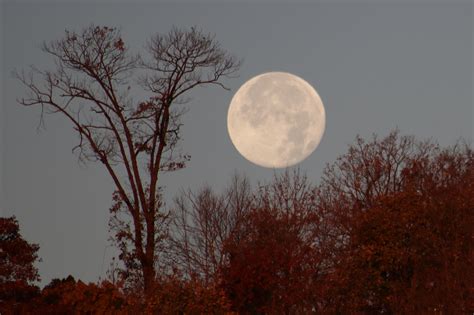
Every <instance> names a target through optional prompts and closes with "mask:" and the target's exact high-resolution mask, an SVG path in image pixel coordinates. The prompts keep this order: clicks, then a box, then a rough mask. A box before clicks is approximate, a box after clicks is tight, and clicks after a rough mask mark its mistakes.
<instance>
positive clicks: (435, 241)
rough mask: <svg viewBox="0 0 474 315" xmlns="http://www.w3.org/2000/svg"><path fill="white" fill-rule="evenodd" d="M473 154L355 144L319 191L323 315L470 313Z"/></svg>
mask: <svg viewBox="0 0 474 315" xmlns="http://www.w3.org/2000/svg"><path fill="white" fill-rule="evenodd" d="M473 157H474V155H473V153H472V150H471V149H470V148H469V146H463V145H461V144H457V145H455V146H454V147H452V148H448V149H444V150H442V149H440V148H439V146H437V145H436V144H434V143H433V142H426V141H425V142H420V141H416V140H415V139H414V138H413V137H406V136H400V135H399V132H398V131H394V132H392V133H391V134H390V135H389V136H387V137H386V138H383V139H380V140H379V139H377V138H376V137H374V138H373V139H372V141H370V142H366V141H365V140H363V139H361V138H357V139H356V142H355V144H354V145H352V146H350V148H349V150H348V152H347V153H346V154H344V155H342V156H341V157H340V158H339V159H338V160H337V161H336V162H335V163H334V164H333V165H331V166H329V167H328V168H327V169H326V172H325V173H324V175H323V179H322V182H321V184H320V186H319V188H318V199H317V200H318V207H319V209H320V210H319V212H320V213H321V214H323V217H322V219H323V220H322V221H321V223H322V224H327V225H328V230H329V231H330V234H328V235H330V238H329V239H327V245H326V246H327V247H329V248H331V249H332V255H331V258H330V259H329V260H328V263H327V265H328V266H329V268H328V270H327V272H326V276H325V277H324V278H323V282H324V283H325V287H323V288H322V291H321V292H324V293H323V296H324V299H325V300H326V301H325V302H324V305H325V309H326V310H327V312H329V313H348V312H361V313H370V314H400V313H413V314H415V313H417V314H421V313H453V314H458V313H459V314H460V313H469V312H470V311H472V306H471V305H472V304H471V302H472V283H473V282H474V273H473V272H472V271H471V269H472V268H470V267H469V266H470V265H472V264H473V255H472V253H473V245H472V240H471V239H472V226H473V224H474V216H473V214H474V212H473V209H474V199H473V197H472V196H473V195H474V194H473V185H472V183H473V182H474V181H473V170H474V169H473V166H474V164H473V161H474V160H473ZM326 307H327V308H326Z"/></svg>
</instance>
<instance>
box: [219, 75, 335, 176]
mask: <svg viewBox="0 0 474 315" xmlns="http://www.w3.org/2000/svg"><path fill="white" fill-rule="evenodd" d="M325 124H326V114H325V110H324V106H323V103H322V101H321V98H320V97H319V95H318V93H317V92H316V90H315V89H314V88H313V87H312V86H311V85H310V84H309V83H308V82H306V81H305V80H303V79H301V78H300V77H297V76H295V75H293V74H290V73H286V72H268V73H264V74H261V75H258V76H256V77H254V78H252V79H250V80H249V81H247V82H246V83H245V84H244V85H242V86H241V87H240V89H239V90H238V91H237V92H236V93H235V95H234V97H233V98H232V101H231V103H230V106H229V111H228V114H227V129H228V131H229V135H230V139H231V140H232V143H233V144H234V146H235V147H236V149H237V151H239V152H240V154H242V156H244V157H245V158H246V159H247V160H249V161H251V162H253V163H255V164H257V165H260V166H263V167H268V168H283V167H288V166H292V165H295V164H298V163H299V162H301V161H303V160H304V159H306V158H307V157H308V156H309V155H310V154H311V153H312V152H313V151H314V150H315V149H316V147H317V146H318V144H319V142H320V141H321V137H322V136H323V133H324V129H325Z"/></svg>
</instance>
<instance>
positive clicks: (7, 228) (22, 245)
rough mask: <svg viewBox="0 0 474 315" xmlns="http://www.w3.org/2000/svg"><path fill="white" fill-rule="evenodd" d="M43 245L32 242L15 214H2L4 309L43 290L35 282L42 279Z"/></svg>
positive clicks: (0, 293)
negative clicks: (39, 264)
mask: <svg viewBox="0 0 474 315" xmlns="http://www.w3.org/2000/svg"><path fill="white" fill-rule="evenodd" d="M38 249H39V246H38V245H36V244H30V243H28V242H27V241H26V240H24V239H23V237H22V236H21V235H20V228H19V225H18V221H17V220H16V219H15V217H11V218H0V311H2V312H5V313H6V312H7V311H8V310H10V311H12V310H14V309H17V305H18V304H20V303H22V302H24V301H28V300H30V299H31V298H33V297H34V296H35V295H37V294H38V293H39V289H38V288H37V287H36V286H34V282H35V281H37V280H39V275H38V269H37V268H36V267H35V265H34V263H35V262H36V260H38V254H37V251H38Z"/></svg>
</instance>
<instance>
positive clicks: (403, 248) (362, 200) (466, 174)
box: [0, 131, 474, 314]
mask: <svg viewBox="0 0 474 315" xmlns="http://www.w3.org/2000/svg"><path fill="white" fill-rule="evenodd" d="M473 158H474V155H473V151H472V149H471V148H470V146H469V145H466V144H462V143H457V144H456V145H454V146H452V147H448V148H441V147H439V146H438V145H437V144H436V143H434V142H432V141H418V140H417V139H415V138H414V137H411V136H402V135H400V133H399V132H398V131H393V132H392V133H390V134H389V135H388V136H387V137H385V138H382V139H380V138H377V137H375V136H374V137H373V138H371V139H367V140H365V139H362V138H359V137H357V138H356V140H355V142H354V143H353V144H352V145H350V146H349V148H348V150H347V152H346V153H345V154H343V155H341V156H340V157H339V158H338V159H337V160H336V161H335V162H334V163H332V164H329V165H328V166H327V167H326V168H325V170H324V172H323V175H322V177H321V178H320V179H319V180H318V183H317V184H315V183H313V182H312V180H310V179H309V178H307V176H305V174H304V173H303V172H300V171H293V172H291V171H288V172H285V173H283V174H282V175H275V177H274V179H273V180H272V181H271V182H270V183H266V184H262V185H258V186H257V187H255V188H254V187H252V186H251V185H250V183H249V181H248V180H247V179H246V178H245V176H242V175H240V176H239V175H235V176H234V177H233V178H232V179H231V181H230V183H229V185H228V187H227V188H226V189H224V190H223V191H220V192H216V191H214V190H213V189H211V188H209V187H203V188H201V189H200V190H198V191H183V192H182V193H180V194H179V195H178V196H177V197H176V199H175V201H174V203H173V205H172V206H171V207H170V209H168V211H167V212H166V213H167V215H164V216H163V217H160V225H159V227H160V234H159V235H160V237H159V238H157V247H158V248H159V250H158V251H157V257H156V258H155V261H156V263H155V266H154V270H155V277H154V279H153V283H152V284H151V288H152V289H150V291H148V292H147V293H144V290H143V287H144V285H145V284H144V282H143V275H142V274H141V267H140V265H139V264H138V263H137V262H136V260H135V256H134V255H133V254H132V253H130V252H129V251H127V248H130V247H128V246H127V243H126V242H125V241H126V237H125V238H124V235H122V234H121V233H127V228H126V225H123V224H125V223H124V222H126V221H123V219H122V218H121V217H120V216H119V213H120V212H119V211H115V212H114V211H112V214H113V217H112V219H111V228H112V230H113V231H118V232H117V233H115V234H114V235H115V236H116V237H115V240H116V244H117V246H119V249H120V250H121V257H119V258H120V261H121V262H122V263H120V264H117V265H113V266H112V268H111V269H110V270H109V276H108V278H107V279H106V280H104V281H102V282H100V283H89V284H86V283H83V282H82V281H80V280H76V279H74V278H72V277H68V278H66V279H55V280H53V281H51V283H49V284H48V285H46V286H45V287H44V288H43V289H40V288H38V287H37V286H36V283H37V280H38V279H39V275H38V271H37V269H36V268H35V267H34V263H35V261H37V260H38V255H37V253H38V249H39V248H38V246H37V245H34V244H29V243H27V242H26V241H25V240H24V239H23V238H22V237H21V235H20V232H19V227H18V225H19V224H18V222H17V221H16V220H15V219H14V218H3V219H1V221H0V310H1V312H2V314H10V313H12V314H15V313H16V314H21V313H38V314H74V313H77V314H82V313H85V314H95V313H102V314H107V313H110V314H122V313H123V314H129V313H137V314H139V313H150V314H230V313H234V314H236V313H238V314H309V313H318V314H354V313H361V314H470V313H472V312H474V304H473V295H472V294H473V289H474V287H473V284H474V269H473V268H472V266H473V262H474V261H473V257H474V243H473V241H472V240H473V234H472V227H473V226H474V180H473V179H474V178H473V176H474V173H473V171H474V168H473V167H474V164H473V162H474V160H473ZM149 285H150V284H149Z"/></svg>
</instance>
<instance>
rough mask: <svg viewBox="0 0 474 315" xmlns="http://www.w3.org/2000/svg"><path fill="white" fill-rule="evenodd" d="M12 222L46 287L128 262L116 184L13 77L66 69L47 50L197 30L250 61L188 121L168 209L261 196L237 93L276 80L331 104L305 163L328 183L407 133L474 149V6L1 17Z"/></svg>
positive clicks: (196, 98) (123, 6) (197, 105)
mask: <svg viewBox="0 0 474 315" xmlns="http://www.w3.org/2000/svg"><path fill="white" fill-rule="evenodd" d="M0 8H1V16H0V20H1V25H0V27H1V34H0V36H1V40H0V43H1V50H0V54H1V55H0V56H1V59H0V60H1V64H0V66H1V74H2V81H1V82H2V85H1V90H0V95H1V100H0V102H1V103H0V104H1V106H0V132H1V134H0V135H1V137H0V162H1V164H0V166H1V167H0V179H1V181H0V185H1V186H0V187H1V190H0V209H1V211H2V212H1V213H2V216H10V215H15V216H16V217H17V219H18V220H19V223H20V227H21V231H22V234H23V235H24V237H25V238H26V239H27V240H29V241H31V242H35V243H39V245H40V250H39V256H40V257H41V258H42V262H41V263H40V264H39V270H40V274H41V276H42V284H46V283H48V282H49V281H50V280H51V279H52V278H58V277H65V276H67V275H68V274H72V275H73V276H75V277H78V278H80V279H83V280H85V281H96V280H97V279H98V277H104V276H105V272H106V270H107V268H108V266H109V262H110V259H111V257H112V256H113V255H114V254H115V249H114V248H113V247H111V246H110V242H109V241H108V237H109V234H108V227H107V222H108V218H109V211H108V209H109V207H110V205H111V194H112V191H113V190H114V187H113V183H112V181H111V179H110V178H109V176H108V174H107V173H106V171H105V170H104V169H103V167H102V166H101V165H99V164H94V163H89V164H87V165H80V164H79V163H78V159H77V155H74V154H72V153H71V149H72V147H73V146H74V145H75V144H76V142H77V136H76V134H75V133H74V131H73V130H72V128H71V126H70V125H69V123H68V122H67V121H66V120H65V119H63V117H60V116H54V115H49V116H47V117H46V119H45V122H46V128H45V129H44V130H40V131H38V129H37V127H38V123H39V114H40V112H39V109H38V108H25V107H22V106H20V105H19V104H18V103H17V102H16V99H17V98H21V97H23V96H25V92H26V90H25V88H24V87H23V86H22V85H21V83H19V82H18V81H17V80H15V79H14V78H13V77H12V75H11V72H12V71H13V70H15V69H16V70H22V69H25V70H26V69H27V68H28V66H29V65H35V66H37V67H38V68H41V69H48V68H51V67H52V66H53V63H52V59H51V58H50V56H48V55H46V54H45V53H43V52H42V51H41V50H40V44H41V43H42V42H43V41H51V40H56V39H59V38H61V37H62V36H63V34H64V30H65V29H69V30H80V29H82V28H83V27H86V26H88V25H90V24H91V23H94V24H97V25H105V26H116V27H120V28H121V30H122V34H123V40H124V42H125V45H126V46H128V47H130V49H131V50H132V51H133V52H137V53H138V52H144V49H143V47H144V44H145V43H146V41H147V40H148V38H149V37H150V36H151V35H153V34H155V33H166V32H168V31H169V30H170V29H171V27H172V26H177V27H182V28H185V27H191V26H196V27H198V28H200V29H202V30H203V31H204V32H210V33H213V34H215V36H216V39H217V40H218V41H219V42H220V43H221V45H222V47H223V48H225V49H226V50H228V51H229V52H230V53H232V54H234V55H235V56H236V57H237V58H241V59H242V60H243V63H242V66H241V68H240V70H239V72H238V77H237V78H235V79H228V80H227V79H226V81H225V83H226V84H227V85H228V86H229V87H230V88H231V91H226V90H223V89H221V88H219V87H216V86H211V87H205V88H199V89H196V90H194V91H193V92H192V94H191V96H192V100H191V101H190V102H189V103H188V104H187V105H186V106H187V107H188V108H189V112H187V113H186V114H185V116H184V117H183V123H184V127H183V130H182V131H183V132H182V136H183V141H182V143H181V149H182V151H183V152H185V153H188V154H190V155H191V157H192V158H191V161H190V163H189V164H188V167H187V168H185V169H183V170H180V171H177V172H173V173H168V174H166V175H164V176H163V177H162V178H161V185H163V186H165V197H166V200H167V206H169V207H171V206H172V198H173V197H174V196H175V195H176V194H177V193H178V192H179V190H180V189H182V188H183V189H187V188H191V189H194V190H196V189H199V188H200V187H201V186H202V185H203V184H206V183H207V184H209V185H211V186H212V187H214V188H216V189H217V190H219V189H221V187H223V186H225V185H226V183H227V182H228V181H229V179H230V177H231V176H232V174H233V173H234V172H239V173H242V174H245V175H247V176H248V177H249V178H250V180H251V182H252V184H254V185H255V184H257V183H258V182H259V181H260V182H264V181H268V180H270V179H271V178H272V176H273V175H274V172H277V173H278V172H281V170H276V171H274V170H272V169H268V168H263V167H260V166H257V165H254V164H252V163H251V162H249V161H247V160H246V159H245V158H243V157H242V156H241V155H240V154H239V152H238V151H237V150H236V149H235V147H234V146H233V144H232V142H231V140H230V138H229V134H228V132H227V110H228V108H229V104H230V101H231V99H232V96H233V95H234V93H235V92H236V91H237V89H238V88H239V87H240V86H241V85H242V84H243V83H245V82H246V81H247V80H249V79H250V78H252V77H254V76H256V75H258V74H261V73H264V72H268V71H284V72H290V73H292V74H295V75H297V76H299V77H301V78H303V79H304V80H306V81H307V82H308V83H310V84H311V85H312V86H313V87H314V88H315V89H316V90H317V91H318V93H319V95H320V96H321V99H322V101H323V103H324V106H325V111H326V130H325V133H324V135H323V137H322V140H321V143H320V145H319V146H318V147H317V149H316V150H315V151H314V152H313V153H312V154H311V155H310V156H309V157H308V158H307V159H305V160H304V161H303V162H302V163H300V164H298V165H297V167H300V168H301V170H303V171H306V172H307V174H308V176H309V178H310V180H311V181H313V182H315V183H317V182H318V180H319V176H320V174H321V172H322V170H323V168H324V166H325V165H326V164H327V163H331V162H333V161H334V160H335V159H336V158H337V156H338V155H340V154H343V153H344V152H345V150H346V148H347V145H348V144H350V143H352V141H353V140H354V138H355V136H356V135H357V134H360V135H361V136H362V137H370V136H371V134H372V133H376V134H378V135H380V136H385V135H387V134H388V133H389V132H390V131H391V130H393V129H394V128H397V127H398V128H399V129H400V130H401V133H402V134H411V135H415V136H416V137H417V138H419V139H424V138H433V139H435V140H437V141H438V142H439V143H440V144H441V145H443V146H446V145H450V144H454V142H455V141H456V140H458V139H459V138H464V139H466V140H468V141H472V139H473V121H474V116H473V94H472V91H473V78H472V76H473V2H472V1H453V0H449V1H448V0H446V1H403V2H402V1H363V2H362V1H346V2H342V1H334V2H330V1H324V2H321V1H313V3H312V4H289V3H288V4H285V3H280V4H272V3H270V2H264V3H260V4H250V3H248V2H247V3H239V2H237V1H235V2H231V1H227V2H226V3H220V4H218V3H217V2H215V3H212V2H203V3H200V4H198V3H195V2H193V3H183V2H179V3H176V4H171V3H162V4H150V3H144V2H138V3H136V4H135V3H131V2H130V3H123V2H121V3H120V4H113V3H112V2H103V3H102V4H92V3H91V2H83V3H79V2H75V3H72V2H63V3H59V2H40V3H36V2H34V3H33V2H31V3H27V2H24V1H18V2H15V1H6V2H2V4H1V6H0Z"/></svg>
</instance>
